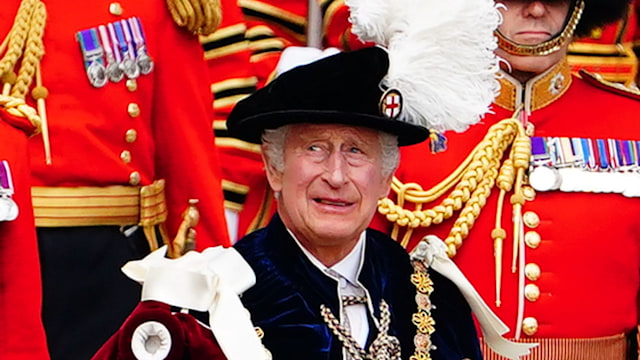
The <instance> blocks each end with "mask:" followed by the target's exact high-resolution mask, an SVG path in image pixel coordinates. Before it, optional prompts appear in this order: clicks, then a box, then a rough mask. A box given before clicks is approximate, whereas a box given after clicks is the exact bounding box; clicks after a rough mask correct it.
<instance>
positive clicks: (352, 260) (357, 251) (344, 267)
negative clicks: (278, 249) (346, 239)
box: [287, 229, 366, 285]
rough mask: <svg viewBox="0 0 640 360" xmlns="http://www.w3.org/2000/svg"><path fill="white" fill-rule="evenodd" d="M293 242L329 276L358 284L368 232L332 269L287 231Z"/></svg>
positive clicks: (361, 235)
mask: <svg viewBox="0 0 640 360" xmlns="http://www.w3.org/2000/svg"><path fill="white" fill-rule="evenodd" d="M287 231H288V232H289V234H290V235H291V237H293V240H294V241H295V242H296V244H298V247H300V249H301V250H302V253H304V255H305V256H306V257H307V258H308V259H309V261H311V263H312V264H313V265H314V266H315V267H317V268H318V269H320V270H321V271H322V272H324V273H325V274H327V275H330V276H332V277H336V275H335V274H336V273H337V274H338V275H340V276H341V277H343V278H345V279H346V280H347V281H349V282H350V283H351V284H352V285H356V284H358V275H360V269H361V268H362V262H363V260H364V247H365V238H366V230H365V231H363V232H362V233H361V234H360V238H358V242H357V243H356V245H355V246H354V247H353V249H351V251H350V252H349V253H348V254H347V256H345V257H344V258H343V259H342V260H340V261H339V262H338V263H336V264H335V265H333V266H331V267H327V266H326V265H324V264H323V263H322V262H320V260H318V259H317V258H316V257H315V256H313V254H311V252H309V250H307V249H305V247H304V246H302V244H301V243H300V241H298V239H297V238H296V236H295V235H294V234H293V233H292V232H291V231H290V230H289V229H287Z"/></svg>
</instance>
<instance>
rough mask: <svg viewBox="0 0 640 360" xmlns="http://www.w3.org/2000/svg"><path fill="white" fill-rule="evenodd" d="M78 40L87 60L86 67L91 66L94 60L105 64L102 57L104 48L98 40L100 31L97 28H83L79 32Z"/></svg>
mask: <svg viewBox="0 0 640 360" xmlns="http://www.w3.org/2000/svg"><path fill="white" fill-rule="evenodd" d="M77 37H78V41H79V42H80V47H81V49H82V55H83V57H84V61H85V67H87V68H88V67H89V65H91V63H93V62H96V61H97V62H99V63H100V64H104V61H103V59H102V55H103V49H102V46H100V41H98V32H97V31H96V29H94V28H91V29H87V30H82V31H79V32H78V33H77Z"/></svg>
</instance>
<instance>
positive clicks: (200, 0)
mask: <svg viewBox="0 0 640 360" xmlns="http://www.w3.org/2000/svg"><path fill="white" fill-rule="evenodd" d="M167 6H168V7H169V12H170V13H171V17H172V18H173V20H174V21H175V22H176V24H178V25H179V26H182V27H184V28H186V29H187V30H189V31H190V32H192V33H194V34H196V35H210V34H212V33H213V32H214V31H216V29H217V28H218V26H219V25H220V21H221V20H222V9H221V5H220V0H167Z"/></svg>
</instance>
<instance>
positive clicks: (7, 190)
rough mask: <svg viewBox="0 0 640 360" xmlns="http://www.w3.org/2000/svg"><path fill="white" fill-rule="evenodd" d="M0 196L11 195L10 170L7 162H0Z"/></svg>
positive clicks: (11, 181)
mask: <svg viewBox="0 0 640 360" xmlns="http://www.w3.org/2000/svg"><path fill="white" fill-rule="evenodd" d="M0 164H1V166H0V195H8V196H11V195H13V179H12V178H11V170H10V169H9V162H8V161H7V160H2V163H0Z"/></svg>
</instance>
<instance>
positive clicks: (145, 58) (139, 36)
mask: <svg viewBox="0 0 640 360" xmlns="http://www.w3.org/2000/svg"><path fill="white" fill-rule="evenodd" d="M128 21H129V27H130V28H131V34H132V35H133V42H134V44H135V50H136V63H137V64H138V67H139V68H140V72H141V73H142V74H143V75H147V74H149V73H151V71H153V60H151V56H149V54H148V53H147V43H146V38H145V36H144V30H142V23H141V22H140V19H139V18H137V17H132V18H129V19H128Z"/></svg>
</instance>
